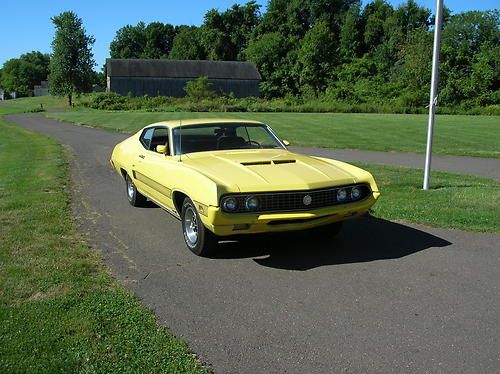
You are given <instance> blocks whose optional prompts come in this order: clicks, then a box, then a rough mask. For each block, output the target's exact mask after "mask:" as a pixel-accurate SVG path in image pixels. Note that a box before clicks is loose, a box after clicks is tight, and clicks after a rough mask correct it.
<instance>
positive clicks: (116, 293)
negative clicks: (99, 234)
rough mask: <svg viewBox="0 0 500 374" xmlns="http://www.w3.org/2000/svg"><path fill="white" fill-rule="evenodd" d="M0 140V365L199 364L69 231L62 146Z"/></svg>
mask: <svg viewBox="0 0 500 374" xmlns="http://www.w3.org/2000/svg"><path fill="white" fill-rule="evenodd" d="M0 139H1V140H0V284H1V287H0V372H1V373H13V372H26V373H35V372H40V373H56V372H60V373H70V372H85V373H86V372H97V373H102V372H130V373H138V372H142V373H149V372H165V373H167V372H168V373H174V372H175V373H181V372H182V373H184V372H188V373H202V372H205V370H204V369H203V368H202V367H201V366H200V365H199V364H198V363H197V362H196V360H195V359H194V358H193V356H192V354H191V352H190V351H189V350H188V348H187V347H186V345H185V344H184V343H182V342H181V341H179V340H177V339H176V338H174V337H173V336H172V335H171V334H169V332H168V331H167V329H166V328H165V327H162V326H160V325H159V324H158V322H157V321H156V319H155V317H154V315H153V314H152V313H151V312H150V311H149V310H147V309H146V308H145V307H143V306H142V305H141V304H140V303H139V302H138V301H137V300H136V299H135V298H134V297H133V296H132V295H131V294H130V293H129V292H128V291H126V290H125V289H124V288H123V287H122V286H120V285H119V284H118V283H117V282H116V281H115V280H114V279H113V277H112V276H111V274H110V273H109V271H108V270H106V268H105V267H104V266H103V263H102V259H101V257H100V255H99V254H98V253H97V252H95V251H91V250H90V249H89V248H88V247H87V246H86V245H85V243H83V242H82V240H81V239H80V237H79V236H78V235H77V234H76V233H75V224H74V222H73V219H72V215H71V211H70V207H69V197H68V193H67V192H66V191H65V189H64V186H65V185H66V184H67V173H66V170H67V168H66V161H65V157H64V152H63V148H62V147H61V146H60V145H58V144H56V143H55V142H54V141H52V140H50V139H49V138H46V137H43V136H40V135H36V134H34V133H32V132H28V131H26V130H24V129H21V128H19V127H17V126H14V125H9V124H8V123H6V122H5V121H3V120H2V119H1V118H0Z"/></svg>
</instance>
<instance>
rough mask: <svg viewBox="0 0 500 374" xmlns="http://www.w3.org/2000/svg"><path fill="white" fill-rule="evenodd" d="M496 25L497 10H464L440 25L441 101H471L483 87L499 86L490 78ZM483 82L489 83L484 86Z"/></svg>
mask: <svg viewBox="0 0 500 374" xmlns="http://www.w3.org/2000/svg"><path fill="white" fill-rule="evenodd" d="M499 25H500V11H498V10H493V11H486V12H478V11H471V12H464V13H460V14H457V15H454V16H452V17H451V18H450V20H449V22H448V23H447V24H446V26H445V27H444V29H443V37H442V47H441V56H442V63H441V95H440V96H441V99H442V101H441V102H442V103H444V104H447V105H458V104H460V103H465V102H467V103H469V104H470V105H474V104H475V103H477V99H478V98H479V97H481V96H482V94H483V93H484V92H485V91H491V92H495V91H498V90H499V89H500V87H499V86H498V81H497V80H495V79H491V77H493V76H495V73H494V72H493V69H496V67H497V66H498V65H497V63H496V62H495V60H496V58H497V57H496V56H498V54H499V53H500V52H498V50H499V49H500V28H499ZM485 82H490V85H486V86H485V85H484V83H485ZM495 82H497V83H495ZM498 96H499V95H498V94H497V95H496V97H497V100H498ZM483 100H484V99H483Z"/></svg>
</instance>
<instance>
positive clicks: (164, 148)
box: [156, 145, 168, 155]
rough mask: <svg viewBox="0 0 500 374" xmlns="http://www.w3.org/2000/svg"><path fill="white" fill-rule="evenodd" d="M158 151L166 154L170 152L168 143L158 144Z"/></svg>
mask: <svg viewBox="0 0 500 374" xmlns="http://www.w3.org/2000/svg"><path fill="white" fill-rule="evenodd" d="M156 152H158V153H161V154H164V155H166V154H167V152H168V147H167V146H166V145H157V146H156Z"/></svg>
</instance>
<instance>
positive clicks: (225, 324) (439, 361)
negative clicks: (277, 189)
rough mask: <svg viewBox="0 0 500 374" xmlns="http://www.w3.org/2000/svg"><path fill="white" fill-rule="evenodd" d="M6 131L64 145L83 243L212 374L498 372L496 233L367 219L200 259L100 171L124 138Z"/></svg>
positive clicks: (87, 132) (172, 228)
mask: <svg viewBox="0 0 500 374" xmlns="http://www.w3.org/2000/svg"><path fill="white" fill-rule="evenodd" d="M8 120H9V121H11V122H15V123H17V124H19V125H21V126H23V127H26V128H29V129H33V130H36V131H39V132H41V133H43V134H46V135H49V136H51V137H53V138H55V139H57V140H58V141H60V142H61V143H62V144H64V145H66V146H67V147H68V148H69V150H70V151H71V154H72V155H73V158H72V163H71V166H72V168H71V176H72V181H73V183H72V184H73V185H72V190H73V204H72V205H73V209H74V214H75V216H76V217H77V218H78V220H79V222H80V223H81V230H82V232H83V234H84V235H85V237H86V239H87V240H88V242H89V243H90V244H91V245H92V246H94V247H96V248H98V249H99V250H101V251H102V253H103V256H104V258H105V261H106V263H107V264H108V265H109V267H110V268H111V269H112V271H113V272H114V274H116V276H117V277H118V278H119V279H121V280H123V282H124V283H125V284H126V285H127V286H128V287H129V288H130V289H131V290H132V291H133V292H134V293H135V294H136V295H137V297H138V298H140V299H141V300H142V301H143V302H144V303H145V304H146V305H148V306H149V307H150V308H151V309H152V310H154V312H155V313H156V315H157V316H158V319H159V321H161V322H164V323H166V324H167V325H168V326H169V327H170V330H171V331H172V332H173V333H174V334H175V335H177V336H179V337H181V338H182V339H184V340H185V341H186V342H187V343H188V344H189V346H190V347H191V349H193V351H194V352H196V353H197V354H198V355H199V357H200V359H201V360H202V361H204V362H206V363H207V364H208V365H209V366H210V367H211V368H212V369H213V370H214V371H215V372H216V373H258V372H266V373H332V372H335V373H341V372H348V373H361V372H362V373H366V372H370V373H373V372H380V373H387V372H398V373H401V372H404V373H413V372H415V373H416V372H419V373H420V372H426V371H428V372H498V371H500V353H499V352H500V342H499V336H500V331H499V326H500V313H499V310H500V297H499V295H500V271H499V268H500V266H499V265H500V251H499V249H500V245H499V242H500V235H496V234H477V233H465V232H460V231H450V230H444V229H437V228H428V227H423V226H417V225H402V224H398V223H392V222H389V221H385V220H379V219H369V218H363V219H359V220H356V221H351V222H349V223H348V224H346V226H345V230H343V232H342V233H341V234H340V235H339V236H338V237H337V238H336V239H334V240H332V241H324V240H317V241H311V240H310V238H308V237H306V236H304V235H287V236H282V237H273V238H260V239H256V240H255V239H254V240H246V241H244V242H243V243H240V244H235V243H226V244H224V245H222V246H221V250H220V251H219V253H218V255H217V258H212V259H206V258H199V257H196V256H194V255H192V254H191V253H190V252H189V251H188V250H187V249H186V248H185V246H184V243H183V240H182V236H181V230H180V222H179V221H177V220H176V219H174V218H172V217H171V216H169V215H168V214H167V213H165V212H163V211H162V210H161V209H159V208H155V207H149V208H133V207H131V206H130V205H129V204H128V202H127V199H126V196H125V188H124V183H123V181H122V180H121V178H120V177H119V176H118V175H117V174H115V173H114V172H113V171H112V170H111V169H110V167H109V166H108V160H109V156H110V153H111V150H112V148H113V146H114V145H115V144H116V143H117V142H119V141H120V140H122V139H124V138H125V137H126V136H125V135H122V134H118V133H112V132H105V131H102V130H96V129H91V128H86V127H82V126H73V125H69V124H62V123H59V122H57V121H53V120H50V119H47V118H45V117H43V116H40V115H33V114H27V115H12V116H9V117H8Z"/></svg>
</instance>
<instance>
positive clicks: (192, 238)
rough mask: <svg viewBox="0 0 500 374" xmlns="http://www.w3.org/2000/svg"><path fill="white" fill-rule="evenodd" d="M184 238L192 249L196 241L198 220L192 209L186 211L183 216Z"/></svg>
mask: <svg viewBox="0 0 500 374" xmlns="http://www.w3.org/2000/svg"><path fill="white" fill-rule="evenodd" d="M184 236H185V238H186V241H187V242H188V244H189V246H190V247H194V246H195V245H196V242H197V241H198V219H197V218H196V212H195V211H194V209H193V208H191V207H189V208H187V209H186V213H185V214H184Z"/></svg>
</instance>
